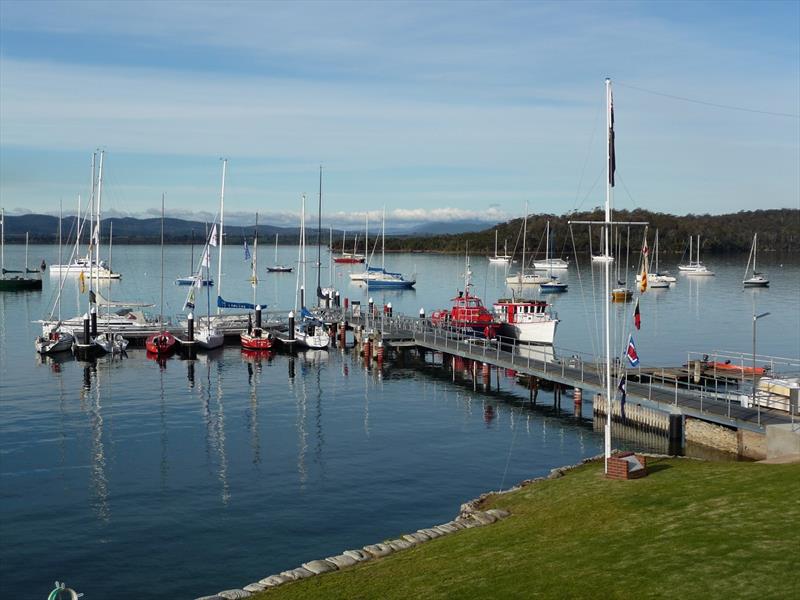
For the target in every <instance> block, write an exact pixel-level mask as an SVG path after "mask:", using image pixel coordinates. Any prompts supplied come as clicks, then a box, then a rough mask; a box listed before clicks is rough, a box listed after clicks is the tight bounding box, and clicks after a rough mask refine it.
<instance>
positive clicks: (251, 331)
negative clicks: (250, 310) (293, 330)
mask: <svg viewBox="0 0 800 600" xmlns="http://www.w3.org/2000/svg"><path fill="white" fill-rule="evenodd" d="M252 259H253V260H252V263H251V264H250V268H251V272H250V285H251V286H253V304H255V303H256V295H257V294H258V213H256V228H255V232H254V234H253V256H252ZM239 339H240V341H241V344H242V349H243V350H269V349H270V348H272V346H273V344H274V342H275V339H274V337H273V335H272V334H271V333H269V332H268V331H264V329H263V328H262V327H261V307H260V306H258V305H256V322H255V326H253V327H250V324H249V322H248V327H247V331H244V332H242V333H241V334H239Z"/></svg>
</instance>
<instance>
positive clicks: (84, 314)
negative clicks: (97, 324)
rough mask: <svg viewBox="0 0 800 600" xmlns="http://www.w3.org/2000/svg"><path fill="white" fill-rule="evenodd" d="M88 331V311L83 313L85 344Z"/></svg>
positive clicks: (86, 343)
mask: <svg viewBox="0 0 800 600" xmlns="http://www.w3.org/2000/svg"><path fill="white" fill-rule="evenodd" d="M90 332H91V331H90V329H89V313H83V343H84V344H85V345H88V344H89V339H90V338H89V334H90Z"/></svg>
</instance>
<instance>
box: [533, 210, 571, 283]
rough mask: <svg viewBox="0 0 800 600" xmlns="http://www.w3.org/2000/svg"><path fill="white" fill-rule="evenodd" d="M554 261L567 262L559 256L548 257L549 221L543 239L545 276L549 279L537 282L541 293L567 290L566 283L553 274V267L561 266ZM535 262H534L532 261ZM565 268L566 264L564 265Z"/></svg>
mask: <svg viewBox="0 0 800 600" xmlns="http://www.w3.org/2000/svg"><path fill="white" fill-rule="evenodd" d="M555 261H561V262H562V263H564V265H566V264H567V263H566V262H564V261H563V260H561V259H560V258H553V259H551V258H550V221H548V222H547V235H546V240H545V259H544V263H545V264H546V265H547V266H548V272H547V276H548V277H549V279H550V280H549V281H544V282H542V283H541V284H539V290H540V291H541V292H542V293H547V294H552V293H561V292H566V291H567V288H568V286H567V284H566V283H564V282H563V281H559V280H558V277H556V276H554V275H553V269H554V268H561V267H556V266H555V265H557V264H560V263H557V262H555ZM534 264H535V263H534ZM564 268H566V266H565V267H564Z"/></svg>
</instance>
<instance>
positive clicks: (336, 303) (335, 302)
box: [333, 291, 342, 308]
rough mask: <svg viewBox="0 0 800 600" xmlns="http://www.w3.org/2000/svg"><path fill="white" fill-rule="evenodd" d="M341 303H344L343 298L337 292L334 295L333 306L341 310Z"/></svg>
mask: <svg viewBox="0 0 800 600" xmlns="http://www.w3.org/2000/svg"><path fill="white" fill-rule="evenodd" d="M341 302H342V298H341V296H340V295H339V292H338V291H337V292H336V293H335V294H334V295H333V305H334V306H335V307H336V308H339V307H340V306H341Z"/></svg>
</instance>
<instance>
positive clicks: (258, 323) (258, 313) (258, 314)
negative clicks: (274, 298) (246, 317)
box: [256, 304, 261, 329]
mask: <svg viewBox="0 0 800 600" xmlns="http://www.w3.org/2000/svg"><path fill="white" fill-rule="evenodd" d="M256 329H261V305H260V304H256Z"/></svg>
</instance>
